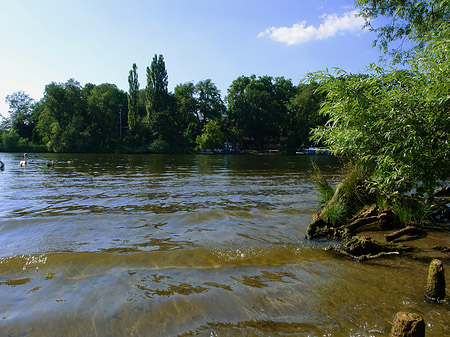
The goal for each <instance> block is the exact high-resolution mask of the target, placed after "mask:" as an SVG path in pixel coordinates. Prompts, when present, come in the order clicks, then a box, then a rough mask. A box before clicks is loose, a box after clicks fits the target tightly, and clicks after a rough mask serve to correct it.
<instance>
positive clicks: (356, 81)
mask: <svg viewBox="0 0 450 337" xmlns="http://www.w3.org/2000/svg"><path fill="white" fill-rule="evenodd" d="M358 3H359V5H360V6H365V7H364V10H363V11H362V15H363V16H364V17H365V18H366V19H367V20H370V19H371V18H374V17H378V16H380V15H384V14H386V13H387V14H389V13H390V14H392V13H394V12H395V13H400V14H401V15H400V16H399V17H400V18H402V19H405V20H407V19H411V18H414V20H416V19H418V18H422V19H424V20H425V21H423V22H418V21H411V22H410V24H407V25H406V26H401V25H396V26H395V29H397V28H398V29H399V30H398V31H397V32H395V30H390V29H392V27H391V26H390V25H389V24H388V25H387V26H385V27H382V28H383V29H380V30H377V32H378V33H379V34H380V35H379V36H381V37H382V38H383V39H384V42H383V43H388V42H390V41H393V39H394V38H396V37H400V36H402V34H403V35H407V36H408V38H410V39H413V40H414V41H415V43H416V46H420V47H421V48H412V49H410V50H409V51H408V52H409V54H408V57H407V58H403V60H404V61H406V62H408V65H409V68H408V69H406V70H405V69H403V70H397V69H389V70H386V69H385V68H383V67H380V66H378V65H374V64H373V65H371V66H369V68H368V69H367V72H366V73H365V74H364V75H362V74H351V73H347V72H345V71H342V70H335V71H334V72H333V73H330V72H329V71H324V72H316V73H314V74H310V75H309V80H311V81H313V82H314V83H319V88H318V90H319V91H320V92H322V93H326V99H325V101H324V103H323V105H322V108H321V113H322V114H323V115H324V116H326V117H328V121H327V122H326V123H325V124H324V125H323V126H319V127H317V128H315V129H314V130H313V131H312V139H314V140H315V141H320V142H322V143H323V144H325V145H326V146H328V147H329V148H330V149H331V150H332V152H333V153H334V154H336V155H338V156H339V157H341V158H345V159H346V160H349V159H350V161H352V162H354V163H355V164H353V165H351V166H349V167H350V169H348V170H347V172H346V173H345V174H343V180H342V182H340V183H339V184H338V185H337V186H336V188H335V190H334V194H333V196H332V197H331V198H329V200H328V201H327V200H324V198H323V196H325V194H324V193H322V192H321V195H322V198H321V201H320V202H321V205H323V208H322V209H321V211H320V213H319V214H318V215H317V216H316V217H315V218H314V221H313V222H312V223H311V225H310V228H309V229H308V234H309V235H310V236H314V235H316V234H318V235H330V233H331V234H333V235H335V234H336V233H344V234H347V233H348V231H349V230H350V229H351V228H355V227H356V225H358V226H359V225H360V224H364V223H369V222H370V221H372V220H375V221H381V218H382V217H384V219H385V218H386V216H385V215H386V214H388V212H384V211H383V209H384V210H386V209H388V210H389V212H391V213H392V214H394V218H393V219H391V221H392V222H395V223H398V224H401V225H403V226H410V225H413V226H415V227H421V228H427V227H430V226H431V227H432V226H435V224H436V223H437V222H439V221H440V220H444V221H445V219H447V220H448V219H449V217H448V213H449V212H448V207H447V206H446V204H445V202H440V201H439V200H436V199H435V198H434V192H435V190H436V189H437V188H438V187H440V186H443V185H445V184H446V182H448V179H449V178H450V95H449V93H450V76H449V75H450V22H449V21H448V20H441V21H440V20H439V18H440V19H442V18H447V17H448V16H449V13H448V8H449V7H445V6H441V5H443V4H444V3H447V4H448V1H446V0H441V1H435V2H433V4H430V6H431V7H427V8H425V9H424V8H423V6H424V5H426V3H427V2H425V1H420V2H418V1H406V2H404V1H403V2H397V1H389V2H387V6H388V8H385V7H383V6H382V4H381V3H380V2H379V1H358ZM411 4H414V6H416V7H414V8H412V7H410V5H411ZM435 5H436V6H438V7H439V8H438V9H439V12H438V17H439V18H434V19H433V20H432V24H431V23H430V25H429V26H427V25H426V22H427V21H426V20H428V19H430V20H431V18H430V16H429V15H430V13H429V12H428V9H430V8H432V7H433V6H435ZM371 6H372V7H371ZM420 6H422V7H420ZM445 8H447V9H445ZM393 9H395V11H394V12H392V11H393ZM416 9H417V10H419V12H417V11H416ZM420 10H424V11H422V12H420ZM401 11H405V12H401ZM408 11H409V12H408ZM442 11H444V12H442ZM445 11H447V12H445ZM390 14H389V15H390ZM403 16H404V17H403ZM430 22H431V21H430ZM394 25H395V21H394ZM401 27H409V28H408V29H411V31H410V32H405V31H402V30H401V29H403V28H401ZM392 34H393V35H392ZM395 34H400V35H395ZM398 55H399V54H397V56H398ZM405 55H406V54H403V56H402V57H406V56H405ZM394 61H395V60H394ZM316 181H317V182H318V186H319V187H318V189H319V191H323V190H324V186H326V183H325V182H324V181H321V180H320V179H317V178H316ZM330 194H331V193H330V192H329V190H328V191H327V193H326V195H327V197H329V195H330ZM372 204H373V205H375V206H374V208H373V209H372V213H371V216H368V217H367V218H366V219H364V221H357V219H356V220H355V216H356V217H357V216H358V214H364V212H361V209H364V207H367V205H372ZM337 214H339V216H336V215H337ZM382 214H384V215H383V216H382ZM438 216H439V217H440V219H438ZM350 222H353V226H352V225H351V224H350V225H349V226H347V227H345V226H346V225H347V224H348V223H350ZM344 227H345V228H346V229H347V231H344V230H343V229H344ZM324 228H325V229H326V230H323V229H324ZM330 228H331V229H330Z"/></svg>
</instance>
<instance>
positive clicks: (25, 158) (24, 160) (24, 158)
mask: <svg viewBox="0 0 450 337" xmlns="http://www.w3.org/2000/svg"><path fill="white" fill-rule="evenodd" d="M25 165H27V154H26V153H24V154H23V160H21V161H20V163H19V167H23V166H25Z"/></svg>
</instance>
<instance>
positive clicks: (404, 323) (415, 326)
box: [390, 311, 425, 337]
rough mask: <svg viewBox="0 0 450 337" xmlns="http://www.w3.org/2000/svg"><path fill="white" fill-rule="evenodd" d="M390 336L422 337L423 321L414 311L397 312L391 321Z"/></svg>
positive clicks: (423, 332) (423, 334)
mask: <svg viewBox="0 0 450 337" xmlns="http://www.w3.org/2000/svg"><path fill="white" fill-rule="evenodd" d="M390 336H391V337H424V336H425V322H424V320H423V318H422V317H421V316H420V315H418V314H414V313H409V312H402V311H400V312H398V313H397V314H396V315H395V318H394V322H393V323H392V329H391V335H390Z"/></svg>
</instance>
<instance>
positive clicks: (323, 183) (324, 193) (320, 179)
mask: <svg viewBox="0 0 450 337" xmlns="http://www.w3.org/2000/svg"><path fill="white" fill-rule="evenodd" d="M312 167H313V171H310V172H309V176H310V179H311V181H312V182H313V183H314V184H315V185H316V191H317V196H318V199H319V206H320V208H321V209H322V208H323V207H324V206H325V205H326V203H327V202H328V201H330V199H331V198H332V197H333V194H334V188H333V187H332V186H331V185H330V183H329V182H328V180H327V179H326V178H325V176H324V175H323V173H322V171H321V170H320V168H319V167H318V166H317V164H316V163H312Z"/></svg>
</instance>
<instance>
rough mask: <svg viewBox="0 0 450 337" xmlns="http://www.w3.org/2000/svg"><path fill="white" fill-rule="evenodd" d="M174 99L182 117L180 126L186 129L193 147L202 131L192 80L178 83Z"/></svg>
mask: <svg viewBox="0 0 450 337" xmlns="http://www.w3.org/2000/svg"><path fill="white" fill-rule="evenodd" d="M174 99H175V101H176V106H177V107H176V109H177V111H178V114H179V117H180V122H181V125H180V126H181V128H182V130H184V138H185V139H186V140H187V142H188V143H189V145H190V146H191V147H194V146H195V144H196V143H195V142H196V138H197V136H199V135H200V133H201V124H200V118H199V115H198V102H197V99H196V97H195V85H194V84H193V83H191V82H188V83H184V84H179V85H177V86H176V87H175V91H174Z"/></svg>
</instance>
